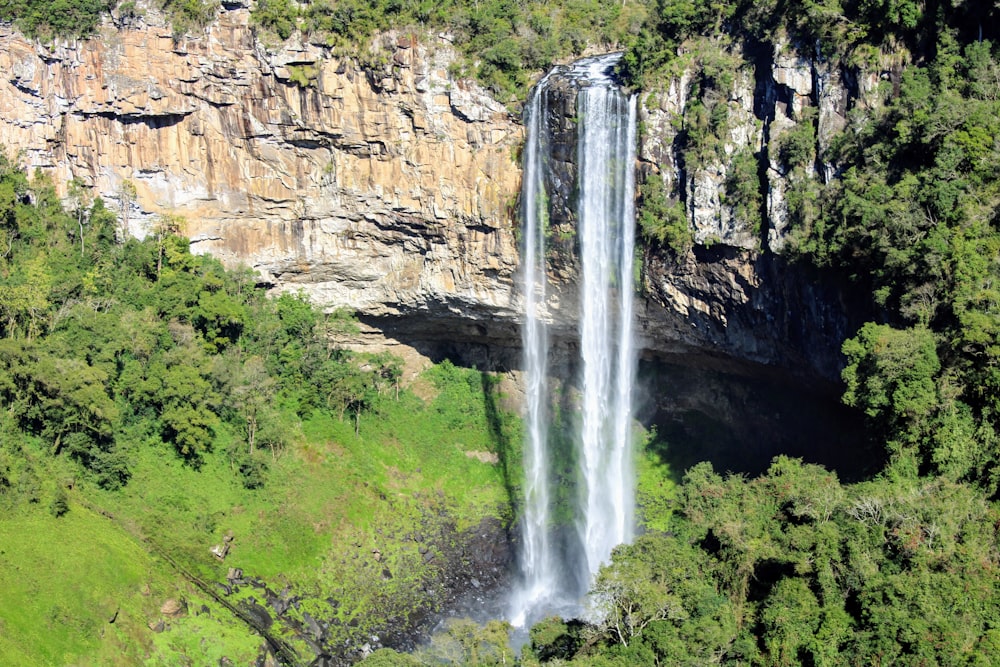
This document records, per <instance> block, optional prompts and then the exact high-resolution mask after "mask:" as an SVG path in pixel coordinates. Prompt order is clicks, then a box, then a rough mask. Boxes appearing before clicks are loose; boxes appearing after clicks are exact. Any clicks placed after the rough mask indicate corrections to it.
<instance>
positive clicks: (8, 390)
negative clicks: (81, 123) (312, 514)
mask: <svg viewBox="0 0 1000 667" xmlns="http://www.w3.org/2000/svg"><path fill="white" fill-rule="evenodd" d="M75 187H76V190H75V191H76V192H77V195H78V196H76V197H75V198H74V199H73V201H74V202H75V204H77V205H78V208H77V209H76V210H65V209H64V208H63V206H62V204H61V203H60V201H59V199H58V198H57V196H56V192H55V188H54V187H53V185H52V184H51V183H50V182H49V181H48V180H46V179H45V178H44V177H42V176H39V175H36V176H35V178H34V180H29V179H28V177H27V176H26V174H25V173H24V172H23V171H22V170H21V169H19V168H18V167H17V165H16V164H15V163H14V162H13V161H12V160H11V159H9V158H7V157H2V156H0V243H2V252H0V405H2V412H3V418H2V428H3V429H4V433H5V435H4V438H3V444H2V445H0V449H3V450H4V451H3V455H2V456H0V495H3V494H4V493H6V492H7V491H10V490H11V489H14V490H16V487H17V479H21V478H23V479H24V480H30V478H31V475H32V474H33V473H32V472H31V470H30V469H31V468H32V460H33V459H38V457H41V458H42V459H44V458H45V457H53V458H68V459H71V460H73V461H76V462H77V463H78V464H79V465H80V466H81V469H82V470H83V471H84V472H85V474H86V475H87V476H89V477H90V478H92V479H93V480H94V481H95V482H96V483H97V484H99V485H100V486H102V487H105V488H116V487H119V486H121V485H123V484H126V483H127V482H128V479H129V461H130V458H131V457H133V456H134V455H135V454H136V452H137V451H138V450H139V449H140V448H148V447H169V448H170V449H172V450H173V451H174V452H175V453H176V455H177V456H179V457H182V458H183V459H184V460H185V461H186V462H188V463H190V464H191V465H194V466H198V465H199V463H200V461H201V460H202V458H203V457H204V456H205V455H206V454H207V453H208V452H210V451H211V450H212V449H213V447H215V445H216V440H217V436H218V434H219V431H220V428H225V429H226V430H227V431H228V432H230V433H235V434H237V438H236V444H235V445H232V446H230V448H229V451H228V452H227V454H228V455H229V457H230V459H231V461H232V468H233V469H234V470H235V471H237V472H238V473H239V475H240V478H241V480H242V482H243V483H244V485H245V486H247V487H256V486H260V485H261V484H262V482H263V476H264V473H265V472H266V467H267V460H268V458H273V457H274V456H275V455H276V454H277V453H278V452H279V451H280V449H281V447H282V446H283V444H285V442H286V441H287V438H288V433H289V432H290V428H289V425H290V422H293V421H295V420H296V419H298V417H299V416H302V415H305V414H307V413H309V412H311V411H315V410H328V411H331V412H333V413H334V414H337V415H338V416H340V418H341V419H343V418H345V417H346V416H348V415H349V416H350V417H351V418H353V419H354V421H355V424H359V423H360V419H361V415H362V413H363V412H365V411H367V410H370V409H372V407H373V406H374V404H375V402H376V401H377V400H378V399H379V397H385V398H386V399H388V398H390V397H392V396H393V394H394V392H395V391H396V390H397V388H398V380H399V376H400V366H399V362H398V361H397V360H396V359H395V358H393V357H390V356H388V355H368V356H356V355H352V354H350V353H348V352H345V351H343V350H340V349H337V348H335V347H334V346H332V345H331V344H329V343H328V340H329V335H330V334H331V333H337V332H343V331H344V329H345V328H349V327H350V326H351V325H352V323H351V321H350V320H349V319H347V318H344V317H341V316H324V315H321V314H320V313H318V312H316V311H315V310H314V309H313V308H312V306H310V305H309V304H308V303H307V302H306V301H305V300H304V299H303V298H301V297H298V296H294V295H290V294H284V295H282V296H280V297H278V298H276V299H269V298H265V296H264V294H263V290H261V289H259V288H257V287H256V286H255V284H254V277H253V276H252V275H251V274H250V273H248V272H239V271H236V272H228V271H226V270H224V269H223V268H222V266H221V265H220V264H219V263H218V262H217V261H215V260H213V259H211V258H209V257H203V256H197V255H192V254H191V253H190V252H189V250H188V242H187V240H186V239H185V238H183V237H181V236H179V235H177V234H176V231H177V229H178V227H179V224H178V220H177V219H176V218H175V217H173V216H167V217H165V218H164V219H163V220H162V221H161V223H160V224H158V225H154V227H155V229H154V233H152V234H150V235H149V236H148V237H147V238H146V240H144V241H138V240H136V239H132V238H129V239H128V240H126V241H124V242H122V239H121V237H120V235H116V226H117V221H116V219H115V216H114V215H113V214H112V213H111V212H109V211H108V209H107V208H105V206H104V204H103V202H102V201H101V200H100V199H95V200H93V201H92V202H89V201H88V200H89V197H86V196H83V195H82V194H80V192H82V191H83V190H85V189H83V188H82V187H81V186H80V185H79V184H77V185H76V186H75ZM71 191H74V189H73V188H71ZM32 452H34V453H32ZM266 455H269V456H266ZM5 470H7V471H9V474H8V472H4V471H5ZM18 471H19V472H18ZM14 478H17V479H14ZM25 483H27V482H25ZM29 486H30V484H29ZM32 494H33V492H32V491H31V489H30V488H28V489H27V490H26V491H25V493H23V494H20V495H21V496H24V497H27V498H29V499H30V498H31V497H32ZM36 499H37V498H36Z"/></svg>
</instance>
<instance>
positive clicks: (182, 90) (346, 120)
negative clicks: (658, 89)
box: [0, 7, 522, 318]
mask: <svg viewBox="0 0 1000 667" xmlns="http://www.w3.org/2000/svg"><path fill="white" fill-rule="evenodd" d="M381 54H382V56H383V58H384V59H385V61H386V62H385V64H384V65H383V66H380V67H378V68H374V69H373V68H362V67H360V66H359V65H358V64H356V63H355V62H353V61H350V60H339V59H336V58H333V57H331V56H330V55H329V54H328V53H326V52H325V51H324V50H322V49H319V48H317V47H314V46H311V45H308V44H306V45H302V44H289V45H285V46H283V47H281V48H280V49H275V50H269V49H267V48H265V47H264V46H263V45H262V44H261V43H260V42H259V41H258V40H257V39H256V38H255V35H254V32H253V30H252V29H251V27H250V25H249V10H248V9H247V8H245V7H236V8H235V9H230V10H228V11H225V10H224V11H222V12H221V14H220V15H219V18H218V20H217V21H216V22H215V23H214V24H213V25H212V26H211V27H210V28H209V29H208V30H207V31H206V32H205V33H204V34H203V35H198V36H196V37H191V38H187V39H184V40H182V41H179V42H178V41H175V40H174V39H173V38H172V36H171V31H170V28H169V27H168V26H166V25H165V22H164V21H162V20H159V19H158V18H157V16H156V13H155V12H154V11H153V10H152V9H151V8H148V7H147V8H146V22H143V23H141V24H139V25H136V26H134V27H132V28H130V29H125V30H121V31H117V30H114V29H112V28H108V29H106V30H105V31H104V32H103V33H102V34H101V36H100V37H98V38H95V39H91V40H88V41H85V42H80V43H61V44H57V45H55V46H53V47H50V48H46V47H43V46H40V45H38V44H35V43H32V42H29V41H26V40H25V39H24V38H23V37H21V36H19V35H17V34H16V33H14V32H12V31H11V30H10V29H9V28H7V29H4V30H3V31H2V33H0V71H2V72H3V73H4V75H3V83H2V86H3V91H2V93H0V144H3V145H6V146H7V147H8V149H13V150H20V151H22V158H21V159H22V161H23V162H24V163H26V165H27V166H28V167H29V168H30V169H32V170H33V169H34V168H36V167H38V168H42V169H44V170H46V171H49V172H51V173H53V174H54V175H55V177H56V180H57V182H63V181H68V180H69V179H71V178H74V177H75V178H79V179H81V180H82V181H83V182H84V183H85V184H86V185H88V186H91V187H92V188H93V189H94V191H95V192H96V193H97V194H99V195H100V196H102V197H104V198H105V200H106V201H107V202H108V203H109V204H112V203H113V204H114V205H118V206H120V207H121V210H122V212H123V216H122V217H123V219H125V220H127V224H128V226H129V228H130V231H131V233H133V234H136V235H140V236H141V235H143V234H144V233H145V232H146V231H147V230H148V229H149V227H150V225H152V224H155V221H156V217H157V216H158V215H159V214H164V213H169V214H179V215H183V216H184V217H185V218H186V220H187V227H186V230H185V232H186V234H187V235H188V236H189V237H190V238H191V242H192V247H193V249H194V250H195V251H197V252H211V253H213V254H215V255H217V256H219V257H220V258H222V259H223V261H225V262H227V263H228V264H230V265H235V264H246V265H249V266H251V267H252V268H254V269H256V270H258V271H260V272H261V274H262V275H263V280H264V281H266V282H269V283H272V284H274V285H277V286H280V288H282V289H292V290H295V289H303V290H304V291H305V292H306V293H307V294H309V295H310V296H311V297H312V298H313V299H314V300H316V301H317V302H318V303H320V304H322V305H323V306H325V307H328V308H334V307H349V308H353V309H358V310H360V311H361V312H363V313H367V314H369V315H386V314H398V313H402V312H410V311H413V310H427V309H430V308H439V309H441V310H443V311H444V312H445V313H447V312H450V311H456V312H460V313H461V314H462V316H463V317H473V318H474V317H476V316H477V313H478V316H485V315H486V314H487V313H489V314H495V313H497V312H500V313H503V314H504V316H506V317H513V313H512V312H511V310H510V309H511V303H510V301H511V299H510V283H511V274H512V273H513V271H514V269H515V267H516V265H517V252H516V246H515V241H514V235H513V230H512V227H511V220H510V216H509V212H508V207H509V206H510V204H511V202H512V201H513V199H514V197H516V194H517V192H518V187H519V177H520V176H519V173H520V172H519V166H518V165H517V163H516V162H515V160H514V154H515V147H516V145H517V144H518V142H519V141H520V137H521V134H522V132H521V128H520V126H519V124H518V123H517V122H516V121H515V120H513V119H511V118H510V117H509V116H508V114H507V112H506V110H505V109H504V108H503V107H502V106H501V105H499V104H498V103H497V102H495V101H494V100H493V99H491V98H490V97H489V96H487V95H486V94H484V93H483V91H482V90H480V89H479V88H478V87H476V86H475V85H472V84H470V83H468V82H465V81H459V80H454V79H452V78H451V77H450V76H449V75H448V73H447V68H448V65H449V63H450V62H451V61H452V59H453V56H452V53H451V51H450V49H449V48H448V47H447V44H446V43H444V42H442V43H440V44H434V45H425V44H421V43H418V42H417V41H416V40H415V39H413V38H411V37H409V36H400V35H392V36H385V37H384V38H383V39H382V43H381ZM126 181H129V182H131V183H132V184H134V186H135V190H136V196H135V198H134V202H129V197H127V196H126V197H125V198H124V200H123V198H122V192H123V184H124V183H125V182H126Z"/></svg>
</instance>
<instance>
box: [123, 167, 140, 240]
mask: <svg viewBox="0 0 1000 667" xmlns="http://www.w3.org/2000/svg"><path fill="white" fill-rule="evenodd" d="M137 196H138V191H137V190H136V187H135V183H133V182H132V181H130V180H129V179H127V178H126V179H122V182H121V184H120V185H119V186H118V211H119V216H120V217H119V220H120V222H121V231H120V232H119V236H118V242H119V243H125V241H126V239H128V237H129V217H130V216H131V214H132V206H133V205H134V204H135V201H136V198H137Z"/></svg>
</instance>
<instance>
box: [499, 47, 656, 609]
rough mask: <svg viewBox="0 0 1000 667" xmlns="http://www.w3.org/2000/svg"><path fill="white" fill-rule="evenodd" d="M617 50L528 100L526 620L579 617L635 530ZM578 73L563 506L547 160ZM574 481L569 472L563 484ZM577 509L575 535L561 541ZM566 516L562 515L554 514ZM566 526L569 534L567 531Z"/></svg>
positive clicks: (563, 74)
mask: <svg viewBox="0 0 1000 667" xmlns="http://www.w3.org/2000/svg"><path fill="white" fill-rule="evenodd" d="M618 57H619V56H618V55H617V54H612V55H607V56H598V57H594V58H586V59H584V60H581V61H578V62H577V63H574V64H573V65H571V66H569V67H565V68H557V69H556V70H554V71H553V72H551V73H550V74H549V75H548V76H546V77H545V78H544V79H542V81H540V82H539V83H538V85H537V86H536V87H535V89H534V90H533V91H532V95H531V98H530V100H529V102H528V106H527V108H526V121H527V129H528V136H527V140H526V144H525V151H524V182H523V186H522V193H521V196H522V206H523V208H522V242H523V248H522V271H521V276H522V281H523V282H522V285H521V288H522V290H523V295H524V304H525V320H524V325H523V328H522V339H523V340H522V342H523V349H524V369H525V375H526V378H525V383H526V396H525V403H526V407H525V425H526V442H525V455H524V457H525V484H524V490H525V507H524V513H523V518H522V521H521V527H522V530H521V552H520V560H519V563H520V568H521V583H520V585H519V586H518V588H517V590H515V591H514V593H513V595H512V598H511V611H510V619H511V622H512V624H513V625H515V626H524V625H525V624H530V623H531V622H533V621H534V620H537V619H538V618H540V617H542V616H544V615H547V614H552V613H558V614H560V615H563V616H573V615H580V614H581V613H582V612H583V611H584V596H585V594H586V592H587V589H588V587H589V585H590V583H591V582H592V580H593V576H594V574H596V572H597V570H598V568H599V567H600V566H601V565H602V564H603V563H605V562H607V561H608V559H609V557H610V554H611V550H612V549H613V548H614V547H615V546H616V545H618V544H621V543H622V542H627V541H629V540H630V539H631V538H632V532H633V526H634V505H635V501H634V496H635V492H634V486H635V484H634V472H633V466H632V443H631V422H632V391H633V386H634V384H635V369H636V352H635V347H634V344H633V341H632V338H633V334H632V320H633V315H632V310H633V306H632V296H633V275H632V271H633V269H632V267H633V256H634V228H635V221H634V218H635V215H634V209H633V201H634V192H635V182H634V165H635V145H636V135H635V127H636V100H635V97H634V96H629V95H627V94H625V93H624V92H623V91H622V90H621V89H620V87H619V86H618V84H617V83H616V82H615V80H614V77H613V75H612V70H613V67H614V64H615V62H616V61H617V59H618ZM567 79H568V80H569V81H571V82H572V83H573V86H574V87H578V88H579V90H578V93H577V95H576V114H577V115H576V124H577V125H576V135H577V146H576V163H577V164H576V171H577V178H576V184H575V185H576V187H575V188H574V191H575V192H576V202H575V219H576V237H577V238H576V246H577V252H578V256H577V258H576V261H577V264H578V267H579V278H578V289H579V304H580V305H579V322H578V324H577V336H578V343H579V344H578V345H574V346H571V347H572V349H574V350H578V354H579V358H578V359H576V360H574V363H573V364H572V367H574V368H578V369H579V372H578V375H577V377H575V378H573V379H572V381H571V382H570V383H569V384H570V386H572V387H573V388H574V389H575V391H576V392H577V394H578V395H575V396H574V400H573V414H572V415H571V416H570V418H568V419H565V420H563V421H562V422H561V424H563V425H569V428H570V429H571V433H568V434H562V435H563V436H564V437H567V438H568V439H569V441H570V442H572V443H573V447H574V450H575V451H574V452H573V458H574V460H575V461H576V462H577V468H578V470H577V478H576V480H574V483H575V485H576V493H575V494H574V495H575V500H574V501H573V502H572V503H571V504H572V506H571V507H562V508H559V511H557V509H556V508H555V507H554V499H555V498H556V497H557V493H556V492H555V489H554V488H553V484H554V483H555V480H554V475H553V470H554V468H555V466H556V464H557V463H558V462H556V461H554V460H553V448H552V447H551V446H550V444H551V440H552V439H553V437H554V434H553V433H552V429H551V428H550V421H551V415H552V410H551V406H552V405H553V397H552V396H551V387H550V381H549V377H550V371H551V369H550V367H549V363H548V358H549V346H550V336H549V322H550V317H551V316H550V313H549V311H548V303H547V298H548V295H549V293H550V289H549V287H550V286H549V285H548V280H549V277H548V276H549V272H548V271H547V266H546V256H547V248H546V235H547V232H548V231H549V229H550V225H549V217H550V211H549V206H550V193H549V192H548V191H547V187H548V185H547V184H548V180H547V179H548V174H549V170H548V168H547V159H548V157H549V150H550V146H551V137H550V128H549V127H548V124H547V122H546V121H547V118H548V116H549V109H548V100H549V95H548V92H549V87H550V83H551V82H552V81H556V80H567ZM563 483H565V480H564V481H563ZM567 513H568V514H569V515H570V521H569V524H570V525H571V527H572V530H571V531H569V532H570V533H571V534H572V537H569V538H566V537H565V536H563V537H562V538H561V539H557V538H556V533H557V532H558V531H559V529H560V528H561V526H560V525H558V524H559V523H563V522H565V521H566V519H565V515H566V514H567ZM556 516H559V517H560V519H559V521H556V519H555V517H556ZM566 532H567V531H565V530H563V531H562V534H565V533H566Z"/></svg>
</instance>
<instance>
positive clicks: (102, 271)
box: [0, 158, 519, 665]
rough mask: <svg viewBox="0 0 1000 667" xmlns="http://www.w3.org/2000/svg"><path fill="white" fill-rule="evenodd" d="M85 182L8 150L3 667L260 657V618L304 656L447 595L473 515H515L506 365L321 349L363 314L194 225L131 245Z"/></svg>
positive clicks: (3, 183)
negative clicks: (17, 158)
mask: <svg viewBox="0 0 1000 667" xmlns="http://www.w3.org/2000/svg"><path fill="white" fill-rule="evenodd" d="M74 188H76V190H74V191H75V192H77V193H78V196H77V198H76V199H75V200H74V201H76V202H78V208H77V209H75V210H65V209H64V208H63V207H62V206H61V205H60V204H59V202H58V201H57V200H56V198H55V195H54V191H53V188H52V186H51V184H50V183H48V182H47V181H46V180H45V179H44V178H41V177H36V178H35V179H34V180H32V179H29V178H28V177H27V175H26V174H25V173H24V172H23V171H22V170H21V169H20V168H19V167H18V166H17V164H16V163H15V162H14V161H12V160H10V159H7V158H0V232H2V233H3V234H4V237H5V239H6V241H5V243H6V245H8V246H9V248H10V250H9V252H7V253H6V254H5V255H4V256H3V257H0V333H2V337H0V401H2V407H3V409H2V412H0V436H2V437H0V518H2V521H0V581H2V582H3V583H4V584H5V585H3V586H2V589H3V591H2V592H0V602H2V604H0V657H6V658H8V659H7V660H4V662H5V664H51V665H62V664H69V663H72V664H95V665H96V664H140V663H145V664H151V665H156V664H205V663H204V662H203V660H205V659H206V658H207V657H211V659H212V660H213V661H217V659H218V658H221V657H228V658H229V659H232V660H235V661H236V663H237V664H247V663H248V661H249V660H250V659H251V658H253V657H254V656H256V655H257V653H258V652H259V650H260V649H261V647H262V646H263V644H264V641H263V639H262V638H261V636H259V635H260V633H261V632H264V631H266V632H268V633H269V636H270V639H269V641H270V642H271V643H272V644H274V643H275V642H277V643H279V644H280V643H282V642H283V643H284V644H282V645H283V646H285V647H286V648H287V650H288V652H289V654H290V655H291V654H297V656H298V657H297V658H295V661H296V662H298V661H302V662H308V661H310V660H311V659H312V656H314V655H315V654H316V652H317V651H325V652H328V653H331V654H334V655H340V654H343V655H347V654H353V653H354V652H356V651H357V650H359V648H360V646H361V645H362V644H363V643H365V642H368V643H371V639H370V637H371V636H372V635H373V634H382V635H383V636H384V637H385V641H393V640H395V641H399V640H400V639H401V638H405V637H406V635H407V633H409V632H412V631H413V629H414V627H415V624H417V623H419V622H420V620H421V619H425V618H429V617H428V614H432V613H434V612H436V611H438V610H439V609H440V608H441V607H442V605H444V604H447V603H448V602H449V600H450V599H451V597H452V596H454V595H455V594H456V593H457V592H458V591H457V590H456V586H460V585H461V581H459V582H458V583H457V584H456V581H455V579H454V572H456V571H461V568H462V567H467V568H469V570H468V571H469V572H472V571H473V569H474V568H475V567H476V563H477V562H478V561H477V558H476V556H475V555H470V554H469V553H467V551H466V550H465V547H464V546H463V540H464V538H463V537H462V535H463V534H464V532H465V531H472V530H476V531H479V532H489V531H490V530H492V531H494V535H495V537H496V539H499V540H501V541H502V540H503V534H504V533H503V530H504V527H505V526H506V525H507V524H508V523H509V522H510V520H511V502H512V498H513V496H512V494H516V483H513V482H512V481H511V479H510V478H509V477H508V473H509V471H510V470H512V469H514V468H515V467H516V466H517V465H518V464H517V461H518V458H519V425H518V422H517V420H516V419H515V418H513V417H512V416H511V415H509V414H507V413H505V412H504V411H503V410H501V409H500V408H499V407H498V405H499V403H500V400H501V397H500V396H499V393H498V389H497V382H496V380H495V378H493V377H492V376H490V375H488V374H484V373H480V372H477V371H475V370H469V369H462V368H458V367H455V366H453V365H451V364H450V363H447V362H446V363H443V364H441V365H438V366H436V367H433V368H430V369H429V370H427V371H426V372H425V373H424V374H423V375H422V376H421V377H420V378H418V379H417V380H416V381H415V383H414V384H413V385H412V388H411V387H403V386H401V385H400V378H401V373H402V370H401V365H400V362H399V361H398V360H396V359H394V358H392V357H389V356H387V355H365V354H353V353H349V352H347V351H344V350H340V349H337V348H335V347H332V346H331V345H330V344H329V343H328V337H327V334H328V333H329V332H331V331H343V330H344V329H345V328H350V327H351V326H353V325H352V323H351V321H350V318H347V317H345V316H343V315H341V314H335V315H331V316H325V315H323V314H321V313H318V312H316V311H314V310H313V309H312V308H311V307H310V306H309V305H308V304H307V303H306V302H305V301H304V300H303V299H301V298H298V297H294V296H288V295H286V296H282V297H280V298H277V299H269V298H266V297H265V296H264V295H263V294H262V293H260V291H259V290H258V289H256V288H255V287H254V286H253V279H252V276H250V275H249V274H246V273H241V272H227V271H224V270H223V269H222V267H221V266H220V265H219V264H218V263H217V262H215V261H214V260H212V259H210V258H205V257H195V256H193V255H191V254H190V253H189V252H188V249H187V242H186V240H185V239H183V238H182V237H180V236H177V235H176V232H177V231H178V230H179V228H180V227H181V226H182V225H183V221H182V220H180V219H177V218H173V217H166V218H164V219H163V220H161V221H160V222H159V223H158V224H157V225H156V226H155V229H154V230H153V233H152V234H151V235H150V236H149V237H148V238H147V240H145V241H142V242H139V241H136V240H135V239H128V240H125V239H123V238H122V237H121V236H120V235H119V231H118V230H116V228H115V218H114V216H113V215H112V214H111V213H110V212H109V211H108V210H107V209H106V208H105V207H104V205H103V203H102V202H101V201H100V200H96V201H89V198H88V196H87V195H86V192H85V191H81V190H79V186H78V185H74ZM508 466H509V467H508ZM484 520H491V521H493V523H492V524H491V525H490V527H489V528H481V526H482V522H483V521H484ZM224 545H225V546H227V547H228V553H227V554H226V556H225V559H224V560H220V559H219V558H216V557H215V556H214V555H212V553H211V552H210V549H211V548H213V547H216V546H220V547H221V546H224ZM235 569H238V570H241V571H242V573H241V574H240V573H236V574H234V572H235ZM469 576H474V575H472V574H470V575H469ZM480 576H484V575H480ZM486 576H495V575H486ZM449 577H452V578H451V579H449ZM168 600H176V601H177V603H178V604H179V605H180V606H181V609H180V610H173V611H171V610H169V609H167V611H162V608H163V605H164V604H165V603H167V601H168ZM293 603H294V604H293ZM203 606H204V609H203ZM168 612H169V613H168ZM161 622H162V625H161ZM313 623H322V624H323V627H322V628H321V632H316V631H315V630H314V627H313V625H312V624H313ZM315 627H320V626H318V625H317V626H315ZM310 633H312V634H310ZM308 637H311V641H312V642H313V645H310V644H309V643H308V642H307V641H306V639H307V638H308ZM376 645H377V643H376ZM112 656H114V657H112ZM212 656H217V657H212Z"/></svg>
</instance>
